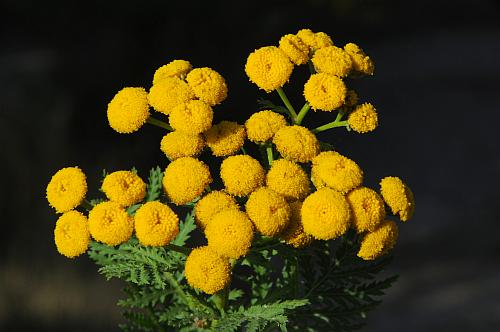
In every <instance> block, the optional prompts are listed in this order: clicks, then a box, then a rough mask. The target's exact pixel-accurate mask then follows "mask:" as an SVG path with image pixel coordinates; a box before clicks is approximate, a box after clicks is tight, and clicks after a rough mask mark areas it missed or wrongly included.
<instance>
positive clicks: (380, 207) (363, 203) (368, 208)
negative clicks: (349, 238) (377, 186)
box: [346, 187, 385, 233]
mask: <svg viewBox="0 0 500 332" xmlns="http://www.w3.org/2000/svg"><path fill="white" fill-rule="evenodd" d="M346 198H347V202H349V205H350V206H351V211H352V221H353V224H354V228H355V229H356V232H358V233H363V232H367V231H370V232H372V231H374V230H375V228H377V226H379V225H380V223H382V222H383V221H384V219H385V205H384V201H383V200H382V197H380V196H379V195H378V194H377V193H376V192H375V191H374V190H372V189H370V188H366V187H359V188H356V189H353V190H351V191H350V192H349V194H347V196H346Z"/></svg>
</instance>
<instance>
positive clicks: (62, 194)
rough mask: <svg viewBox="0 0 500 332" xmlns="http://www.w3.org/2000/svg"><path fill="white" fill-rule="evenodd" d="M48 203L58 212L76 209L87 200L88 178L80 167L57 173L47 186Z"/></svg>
mask: <svg viewBox="0 0 500 332" xmlns="http://www.w3.org/2000/svg"><path fill="white" fill-rule="evenodd" d="M46 193H47V201H48V202H49V204H50V206H52V207H53V208H54V209H56V211H57V212H59V213H62V212H67V211H69V210H72V209H74V208H75V207H77V206H78V205H80V203H81V202H82V201H83V200H84V199H85V195H86V194H87V178H86V176H85V174H84V173H83V172H82V170H81V169H80V168H78V167H65V168H62V169H60V170H59V171H57V172H56V174H54V175H53V176H52V178H51V179H50V182H49V184H48V185H47V190H46Z"/></svg>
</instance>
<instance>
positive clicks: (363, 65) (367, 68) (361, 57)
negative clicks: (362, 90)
mask: <svg viewBox="0 0 500 332" xmlns="http://www.w3.org/2000/svg"><path fill="white" fill-rule="evenodd" d="M344 50H345V51H346V52H347V53H348V54H349V56H350V57H351V60H352V66H353V68H354V70H355V71H357V72H359V73H362V74H366V75H373V72H374V71H375V65H374V63H373V61H372V59H370V57H369V56H367V55H366V54H365V52H363V50H362V49H361V48H360V47H359V46H358V45H356V44H353V43H349V44H347V45H345V46H344Z"/></svg>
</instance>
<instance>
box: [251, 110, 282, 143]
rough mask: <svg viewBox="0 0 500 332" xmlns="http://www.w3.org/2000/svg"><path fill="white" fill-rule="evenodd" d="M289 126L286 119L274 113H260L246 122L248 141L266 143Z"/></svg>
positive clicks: (253, 115)
mask: <svg viewBox="0 0 500 332" xmlns="http://www.w3.org/2000/svg"><path fill="white" fill-rule="evenodd" d="M286 125H287V123H286V120H285V117H284V116H283V115H281V114H278V113H276V112H273V111H260V112H257V113H254V114H252V116H251V117H250V118H249V119H248V120H247V121H246V122H245V127H246V129H247V136H248V139H249V140H251V141H252V142H254V143H264V142H266V141H268V140H270V139H272V138H273V136H274V134H276V132H277V131H278V130H280V129H281V128H283V127H285V126H286Z"/></svg>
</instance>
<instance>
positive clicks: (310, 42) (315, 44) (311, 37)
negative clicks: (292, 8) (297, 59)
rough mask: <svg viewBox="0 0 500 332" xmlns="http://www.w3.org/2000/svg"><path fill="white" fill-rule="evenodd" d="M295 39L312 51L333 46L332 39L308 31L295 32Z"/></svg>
mask: <svg viewBox="0 0 500 332" xmlns="http://www.w3.org/2000/svg"><path fill="white" fill-rule="evenodd" d="M297 37H299V38H300V39H301V40H302V42H303V43H304V44H306V45H307V46H309V48H311V50H313V51H315V50H319V49H322V48H324V47H328V46H332V45H333V42H332V38H330V36H328V35H327V34H326V33H324V32H317V33H314V32H312V31H311V30H309V29H302V30H300V31H299V32H297Z"/></svg>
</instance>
